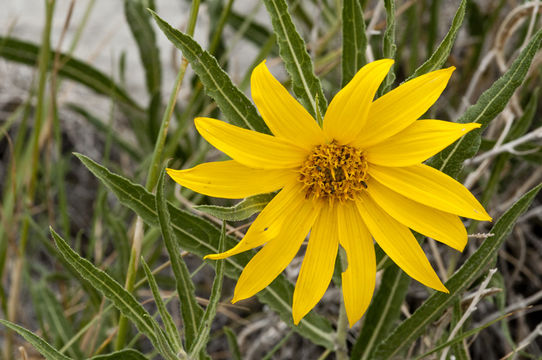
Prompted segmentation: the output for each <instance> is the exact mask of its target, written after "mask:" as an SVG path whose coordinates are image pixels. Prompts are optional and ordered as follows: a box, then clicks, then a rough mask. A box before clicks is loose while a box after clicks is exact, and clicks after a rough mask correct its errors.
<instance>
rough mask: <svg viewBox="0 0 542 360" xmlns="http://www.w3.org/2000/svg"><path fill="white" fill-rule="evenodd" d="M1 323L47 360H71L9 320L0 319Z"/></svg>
mask: <svg viewBox="0 0 542 360" xmlns="http://www.w3.org/2000/svg"><path fill="white" fill-rule="evenodd" d="M0 323H1V324H3V325H4V326H6V327H8V328H10V329H11V330H13V331H15V332H17V333H18V334H19V335H21V336H22V337H24V338H25V340H26V341H28V342H29V343H31V344H32V346H34V348H36V350H38V351H39V352H40V354H42V355H43V356H45V358H46V359H47V360H71V358H69V357H67V356H66V355H63V354H62V353H60V352H59V351H58V350H57V349H55V348H54V347H52V346H51V345H49V343H47V342H46V341H45V340H43V339H42V338H40V337H39V336H38V335H36V334H34V333H33V332H31V331H29V330H27V329H25V328H23V327H21V326H19V325H17V324H14V323H12V322H9V321H7V320H3V319H0Z"/></svg>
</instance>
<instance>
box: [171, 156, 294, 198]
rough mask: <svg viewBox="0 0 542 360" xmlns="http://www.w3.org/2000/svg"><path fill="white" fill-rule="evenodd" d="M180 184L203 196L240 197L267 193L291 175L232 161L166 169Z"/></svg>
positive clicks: (283, 171) (286, 172)
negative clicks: (189, 167) (188, 167)
mask: <svg viewBox="0 0 542 360" xmlns="http://www.w3.org/2000/svg"><path fill="white" fill-rule="evenodd" d="M166 171H167V173H168V175H169V176H171V178H172V179H173V180H175V181H176V182H177V183H179V184H180V185H182V186H186V187H187V188H189V189H191V190H194V191H196V192H198V193H200V194H204V195H207V196H214V197H221V198H227V199H242V198H245V197H247V196H252V195H256V194H263V193H268V192H271V191H275V190H278V189H280V188H281V187H283V186H284V184H285V183H286V182H287V181H288V179H291V178H293V177H294V176H295V173H294V172H292V171H291V170H283V169H269V170H262V169H253V168H249V167H247V166H244V165H241V164H239V163H238V162H236V161H234V160H230V161H219V162H210V163H205V164H200V165H198V166H196V167H193V168H191V169H186V170H175V169H166Z"/></svg>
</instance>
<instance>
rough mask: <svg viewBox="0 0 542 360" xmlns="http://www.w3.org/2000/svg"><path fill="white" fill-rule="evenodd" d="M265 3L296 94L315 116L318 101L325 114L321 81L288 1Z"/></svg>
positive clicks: (281, 55) (265, 0)
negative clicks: (294, 20) (291, 14)
mask: <svg viewBox="0 0 542 360" xmlns="http://www.w3.org/2000/svg"><path fill="white" fill-rule="evenodd" d="M264 3H265V7H266V8H267V12H268V13H269V15H270V16H271V23H272V24H273V29H274V30H275V34H276V36H277V41H278V44H279V53H280V57H281V58H282V60H283V61H284V65H285V66H286V70H287V71H288V74H290V76H291V78H292V84H293V88H294V93H295V94H296V95H297V97H299V98H300V99H301V102H302V103H303V105H304V106H305V108H306V109H307V110H308V111H309V112H310V113H311V114H312V116H316V113H317V110H316V100H315V99H316V97H318V100H319V101H318V107H319V111H320V113H321V114H325V112H326V108H327V102H326V98H325V97H324V92H323V91H322V85H321V84H320V79H318V78H317V77H316V75H315V74H314V66H313V64H312V60H311V58H310V56H309V53H308V52H307V48H306V45H305V41H304V40H303V38H302V37H301V35H299V33H298V32H297V29H296V27H295V25H294V23H293V21H292V18H291V17H290V14H289V13H288V5H287V4H286V1H284V0H264Z"/></svg>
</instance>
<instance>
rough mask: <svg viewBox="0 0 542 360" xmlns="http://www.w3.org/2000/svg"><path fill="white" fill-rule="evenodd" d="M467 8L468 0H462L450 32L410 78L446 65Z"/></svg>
mask: <svg viewBox="0 0 542 360" xmlns="http://www.w3.org/2000/svg"><path fill="white" fill-rule="evenodd" d="M466 8H467V0H462V1H461V4H459V8H458V9H457V11H456V13H455V16H454V19H453V20H452V25H451V26H450V30H448V33H447V34H446V36H445V37H444V39H443V40H442V42H441V43H440V45H439V46H438V48H437V50H435V52H434V53H433V54H432V55H431V57H430V58H429V59H427V61H426V62H424V63H423V64H422V65H421V66H420V67H418V68H417V69H416V71H414V73H413V74H412V75H411V76H410V77H409V78H408V79H413V78H415V77H418V76H420V75H423V74H426V73H428V72H431V71H434V70H438V69H440V68H441V67H442V66H443V65H444V63H445V62H446V60H447V59H448V56H450V52H451V51H452V47H453V46H454V43H455V38H456V37H457V33H458V32H459V29H460V28H461V24H463V18H464V17H465V9H466Z"/></svg>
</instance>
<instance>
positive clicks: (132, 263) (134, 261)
mask: <svg viewBox="0 0 542 360" xmlns="http://www.w3.org/2000/svg"><path fill="white" fill-rule="evenodd" d="M199 4H200V1H199V0H195V1H193V2H192V7H191V10H190V18H189V21H188V28H187V34H188V35H190V36H192V35H193V34H194V29H195V27H196V20H197V17H198V10H199ZM187 67H188V61H187V60H186V59H185V58H184V57H183V59H182V62H181V68H180V69H179V73H178V74H177V79H176V80H175V85H174V87H173V91H172V92H171V95H170V97H169V101H168V104H167V107H166V110H165V112H164V116H163V117H162V123H161V124H160V130H159V131H158V137H157V139H156V142H155V144H154V151H153V154H152V159H151V164H150V167H149V175H148V176H147V182H146V184H145V187H146V189H147V190H149V191H152V189H154V187H155V186H156V183H157V181H158V174H159V173H160V165H161V163H162V153H163V149H164V144H165V142H166V137H167V132H168V128H169V122H170V119H171V115H172V114H173V109H174V108H175V103H176V102H177V97H178V95H179V90H180V89H181V84H182V82H183V79H184V75H185V74H186V68H187ZM143 235H144V230H143V220H142V219H141V218H140V217H139V216H138V217H137V220H136V225H135V231H134V237H133V241H132V250H131V252H130V260H129V263H128V272H127V274H126V282H125V285H124V287H125V288H126V290H128V291H129V292H132V291H133V289H134V283H135V278H136V274H137V269H138V265H139V257H140V256H141V246H142V243H143ZM127 333H128V319H126V318H125V317H124V316H121V317H120V319H119V327H118V334H117V339H116V341H115V349H116V350H121V349H122V348H124V345H125V343H126V335H127Z"/></svg>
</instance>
